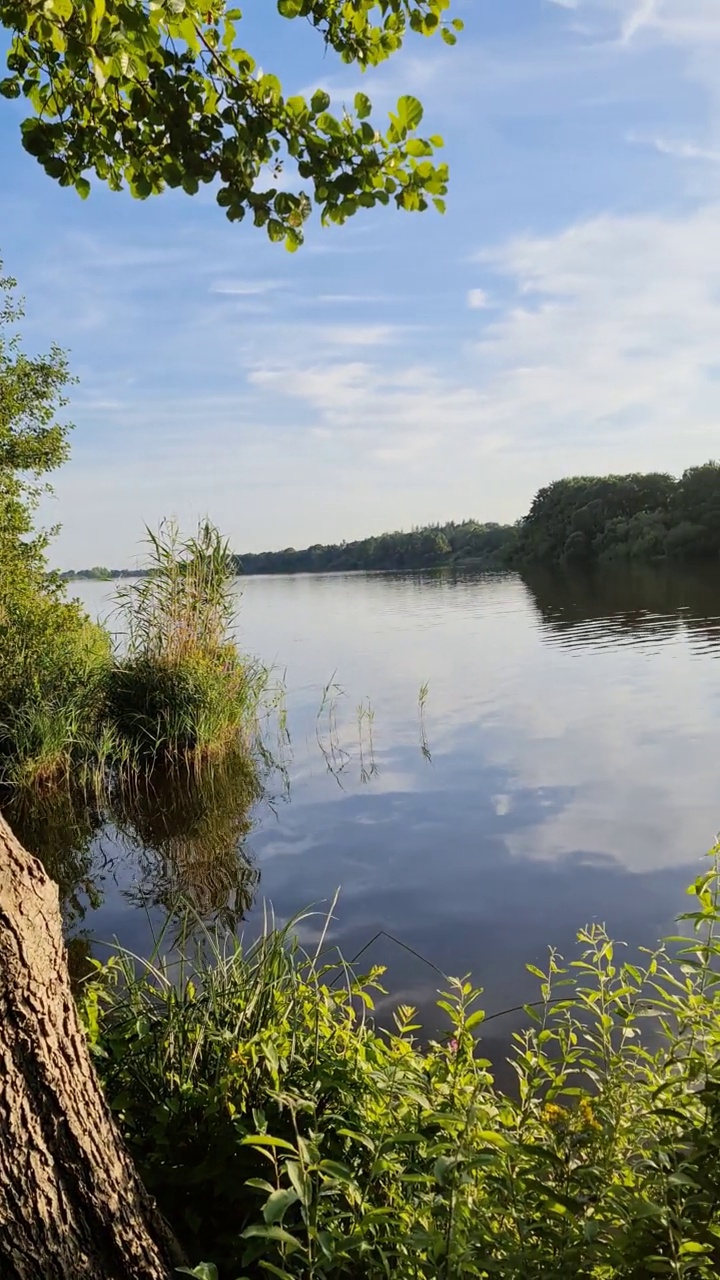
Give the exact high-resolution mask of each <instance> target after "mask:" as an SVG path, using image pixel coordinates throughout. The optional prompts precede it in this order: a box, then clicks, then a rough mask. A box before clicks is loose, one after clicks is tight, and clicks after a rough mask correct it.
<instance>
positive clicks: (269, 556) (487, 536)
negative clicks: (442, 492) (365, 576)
mask: <svg viewBox="0 0 720 1280" xmlns="http://www.w3.org/2000/svg"><path fill="white" fill-rule="evenodd" d="M515 536H516V535H515V529H514V528H513V527H512V526H509V525H499V524H478V522H477V521H476V520H465V521H463V522H462V523H460V524H455V523H454V522H450V523H448V524H445V525H428V526H427V527H426V528H422V529H412V530H411V531H410V532H409V533H405V532H397V533H383V534H381V535H380V536H379V537H377V538H364V539H363V540H362V541H360V542H342V543H340V544H339V545H336V546H332V545H331V546H321V545H320V544H316V545H315V546H312V547H308V548H307V549H306V550H304V551H296V550H295V549H294V548H293V547H289V548H287V549H286V550H285V551H265V552H260V553H256V554H253V555H243V556H238V557H237V561H236V563H237V568H238V571H239V572H242V573H248V574H252V573H332V572H338V571H343V570H344V571H351V570H355V569H367V570H378V569H431V568H436V567H439V566H442V565H449V566H453V565H458V566H462V565H468V564H472V565H473V566H474V567H477V568H481V569H496V568H500V567H501V566H502V564H503V560H504V557H505V556H506V555H507V553H508V551H509V549H510V548H511V547H512V546H513V545H514V541H515Z"/></svg>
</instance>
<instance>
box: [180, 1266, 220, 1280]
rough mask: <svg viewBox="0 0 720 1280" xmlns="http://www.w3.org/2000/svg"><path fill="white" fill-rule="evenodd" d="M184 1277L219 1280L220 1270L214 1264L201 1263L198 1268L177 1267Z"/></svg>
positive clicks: (198, 1279)
mask: <svg viewBox="0 0 720 1280" xmlns="http://www.w3.org/2000/svg"><path fill="white" fill-rule="evenodd" d="M176 1270H177V1271H179V1273H180V1275H182V1276H195V1280H218V1269H217V1267H216V1266H215V1263H214V1262H200V1263H198V1265H197V1266H196V1267H177V1268H176Z"/></svg>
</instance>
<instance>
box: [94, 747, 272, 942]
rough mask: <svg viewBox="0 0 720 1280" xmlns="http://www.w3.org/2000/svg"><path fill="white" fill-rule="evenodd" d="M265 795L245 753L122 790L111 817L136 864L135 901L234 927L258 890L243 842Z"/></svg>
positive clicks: (157, 773)
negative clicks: (255, 808)
mask: <svg viewBox="0 0 720 1280" xmlns="http://www.w3.org/2000/svg"><path fill="white" fill-rule="evenodd" d="M261 795H262V783H261V781H260V776H259V773H258V768H257V765H256V764H255V762H254V761H253V760H252V758H250V757H248V756H241V755H238V756H235V757H232V758H226V759H225V760H224V761H222V762H221V763H217V764H215V765H214V766H212V767H206V768H204V769H202V770H201V771H199V772H197V773H196V772H189V773H184V774H183V773H178V772H177V771H172V772H164V773H162V772H160V771H157V770H156V771H154V772H153V773H150V774H147V775H143V776H142V777H140V778H134V779H132V780H131V781H130V782H129V783H127V782H126V783H124V784H119V785H118V786H117V787H116V789H115V793H114V795H113V797H112V801H111V804H110V813H109V817H110V819H111V821H112V823H113V824H114V826H115V829H116V831H117V832H118V834H119V836H120V842H121V845H122V846H124V848H125V849H126V850H127V852H128V854H129V855H130V857H133V856H134V858H135V860H136V864H137V868H138V879H137V882H136V885H135V886H134V888H132V889H131V890H129V891H128V897H129V899H130V901H131V902H133V903H134V904H143V905H145V906H152V907H158V906H159V907H163V908H164V909H165V910H166V911H167V912H168V914H176V913H177V912H178V911H180V912H182V913H183V916H184V917H187V916H188V915H192V914H195V915H196V916H197V917H198V918H199V919H200V920H202V921H214V922H217V923H221V924H224V925H226V926H228V927H229V928H235V927H236V925H237V924H238V923H239V922H240V921H241V920H242V918H243V916H244V915H245V913H246V912H247V911H248V909H249V908H250V906H251V905H252V901H253V898H254V895H255V890H256V888H257V882H258V872H257V869H256V867H255V866H254V865H253V863H252V861H251V858H250V856H249V854H248V852H247V850H246V849H245V841H246V838H247V836H248V834H249V832H250V831H251V829H252V825H253V821H252V817H251V811H252V809H253V806H254V805H255V804H256V803H257V801H258V800H259V799H260V796H261Z"/></svg>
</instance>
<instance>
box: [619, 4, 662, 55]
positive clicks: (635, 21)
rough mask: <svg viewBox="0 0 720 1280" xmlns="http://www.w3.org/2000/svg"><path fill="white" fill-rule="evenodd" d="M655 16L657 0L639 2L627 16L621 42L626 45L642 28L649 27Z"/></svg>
mask: <svg viewBox="0 0 720 1280" xmlns="http://www.w3.org/2000/svg"><path fill="white" fill-rule="evenodd" d="M656 16H657V0H640V3H639V4H638V3H637V0H636V4H635V6H634V7H633V9H632V10H631V12H630V13H629V14H628V16H627V18H626V19H625V21H624V22H623V26H622V41H623V43H624V44H627V43H628V42H629V41H630V40H632V38H633V36H634V35H636V34H637V32H638V31H640V30H642V28H643V27H647V26H648V25H650V24H651V23H652V22H653V20H654V19H655V18H656Z"/></svg>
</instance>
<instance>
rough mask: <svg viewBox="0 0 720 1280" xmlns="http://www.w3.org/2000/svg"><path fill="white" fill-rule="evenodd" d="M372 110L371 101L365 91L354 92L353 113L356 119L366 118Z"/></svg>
mask: <svg viewBox="0 0 720 1280" xmlns="http://www.w3.org/2000/svg"><path fill="white" fill-rule="evenodd" d="M371 111H372V102H371V101H370V99H369V98H368V96H367V94H365V93H356V94H355V114H356V116H357V118H358V120H367V118H368V116H369V115H370V112H371Z"/></svg>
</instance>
